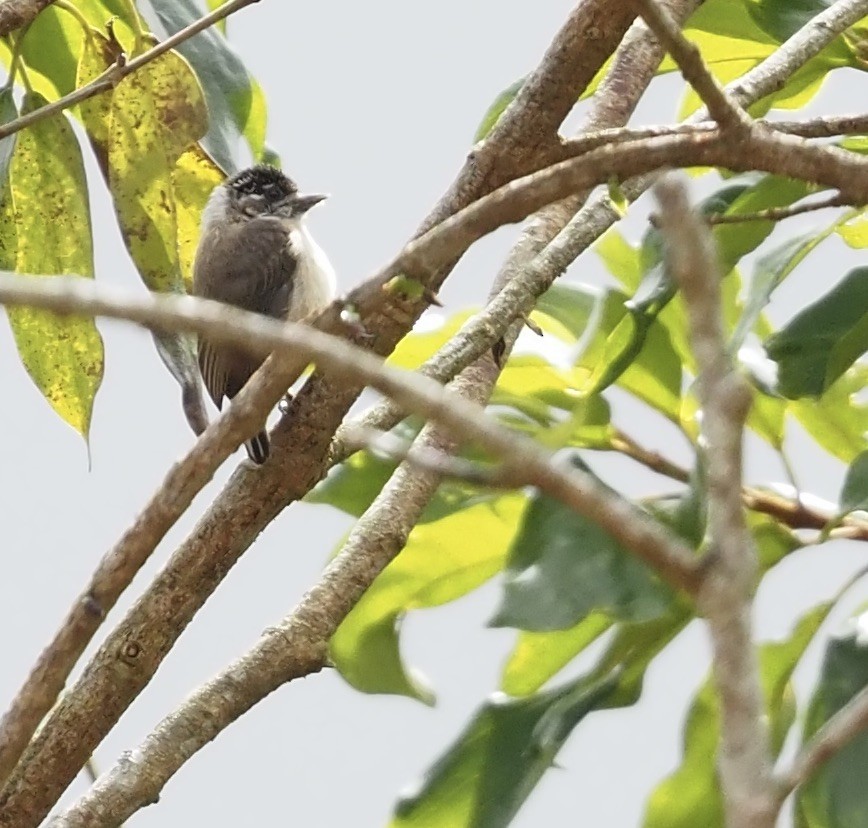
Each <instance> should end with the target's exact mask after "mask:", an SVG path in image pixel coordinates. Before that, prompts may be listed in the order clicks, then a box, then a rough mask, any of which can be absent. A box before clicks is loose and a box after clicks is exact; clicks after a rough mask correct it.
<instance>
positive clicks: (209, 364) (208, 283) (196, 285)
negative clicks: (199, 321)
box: [193, 217, 297, 408]
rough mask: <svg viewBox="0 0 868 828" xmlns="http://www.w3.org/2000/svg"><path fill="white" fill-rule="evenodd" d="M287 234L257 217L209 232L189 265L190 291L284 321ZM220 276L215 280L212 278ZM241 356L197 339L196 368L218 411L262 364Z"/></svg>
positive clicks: (288, 281) (291, 264)
mask: <svg viewBox="0 0 868 828" xmlns="http://www.w3.org/2000/svg"><path fill="white" fill-rule="evenodd" d="M288 240H289V237H288V233H287V231H286V229H285V228H284V227H283V226H282V225H281V224H280V222H278V221H277V220H274V219H270V218H265V217H263V218H258V219H252V220H251V221H248V222H245V223H243V224H235V225H230V226H229V227H223V228H220V229H219V230H211V231H209V232H208V234H207V235H206V237H205V238H203V239H202V243H201V245H200V249H199V251H198V252H197V255H196V263H195V266H194V279H193V292H194V294H195V295H197V296H204V297H206V298H208V299H216V300H217V301H219V302H226V303H227V304H230V305H235V306H236V307H239V308H243V309H244V310H249V311H254V312H256V313H262V314H265V315H267V316H272V317H275V318H283V317H285V316H286V314H287V311H288V308H289V301H290V298H291V296H292V277H293V274H294V273H295V270H296V265H297V262H296V258H295V256H294V254H293V252H292V250H291V248H290V246H289V244H288ZM215 273H219V274H220V278H219V279H217V280H215V279H214V278H213V275H214V274H215ZM262 361H263V360H262V359H259V358H256V357H252V356H250V355H248V354H246V353H244V352H243V351H234V350H232V349H228V348H225V347H220V346H214V345H212V344H211V343H209V342H208V341H207V339H204V338H200V340H199V368H200V370H201V372H202V378H203V380H204V382H205V387H206V388H207V389H208V393H209V394H210V395H211V399H213V400H214V403H215V404H216V405H217V407H218V408H219V407H220V405H221V402H222V400H223V397H224V396H225V397H229V398H232V397H234V396H235V395H236V394H237V393H238V392H239V391H240V390H241V389H242V388H243V387H244V384H245V383H246V382H247V380H248V379H250V377H251V375H252V374H253V373H254V372H255V371H256V369H257V368H258V367H259V366H260V365H261V364H262Z"/></svg>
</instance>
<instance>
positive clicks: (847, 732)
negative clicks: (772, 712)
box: [777, 687, 868, 805]
mask: <svg viewBox="0 0 868 828" xmlns="http://www.w3.org/2000/svg"><path fill="white" fill-rule="evenodd" d="M866 729H868V687H865V688H863V689H862V690H860V691H859V692H858V693H857V694H856V695H855V696H853V698H852V699H850V701H848V702H847V704H845V705H844V706H843V707H842V708H841V709H840V710H838V711H837V712H836V713H835V714H834V715H833V716H832V717H831V718H830V719H829V720H828V721H827V722H826V723H825V724H824V725H823V726H822V727H821V728H820V729H819V730H818V731H817V732H816V733H815V734H814V736H813V737H812V738H811V740H810V741H809V742H808V743H807V744H806V745H804V746H803V747H802V749H801V751H800V752H799V754H798V755H797V756H796V758H795V760H794V761H793V765H792V768H791V769H790V770H789V771H787V772H786V773H784V774H783V775H782V776H780V777H779V779H778V785H777V796H778V800H779V803H780V805H783V802H784V800H785V799H786V798H787V797H788V796H789V795H790V794H791V793H792V792H793V791H794V790H795V789H796V788H798V787H799V786H800V785H804V784H805V783H806V782H808V781H809V780H810V779H811V778H812V777H813V776H814V774H816V773H817V771H818V770H819V769H820V768H821V767H822V766H823V765H824V764H826V762H828V761H829V760H830V759H831V758H832V757H833V756H834V755H835V754H836V753H838V752H839V751H840V750H841V748H843V747H845V746H846V745H848V744H849V743H850V742H852V741H853V739H855V738H856V737H857V736H859V735H861V734H862V733H864V732H865V730H866Z"/></svg>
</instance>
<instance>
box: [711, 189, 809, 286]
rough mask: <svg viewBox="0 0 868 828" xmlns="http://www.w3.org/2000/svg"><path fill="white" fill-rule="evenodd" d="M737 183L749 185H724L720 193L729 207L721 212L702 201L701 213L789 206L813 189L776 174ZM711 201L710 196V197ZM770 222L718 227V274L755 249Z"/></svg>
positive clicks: (735, 213)
mask: <svg viewBox="0 0 868 828" xmlns="http://www.w3.org/2000/svg"><path fill="white" fill-rule="evenodd" d="M739 180H743V181H746V182H749V186H746V187H744V188H739V189H740V192H739V191H738V190H734V189H732V187H733V185H732V182H728V185H727V187H726V188H724V191H723V192H724V193H727V194H731V195H732V198H731V200H730V201H729V204H728V205H727V206H725V207H724V209H723V210H720V209H719V208H717V206H716V204H715V202H714V201H713V200H709V199H706V200H705V201H704V202H703V212H706V213H709V212H721V213H722V214H723V215H725V216H745V215H751V214H753V213H758V212H761V211H762V210H769V209H772V208H776V207H789V206H790V205H791V204H795V202H797V201H800V200H801V199H803V198H804V197H805V196H807V195H809V194H810V193H811V192H812V191H813V190H814V189H815V188H814V187H812V186H811V185H810V184H807V183H805V182H804V181H796V180H794V179H790V178H780V177H779V176H776V175H755V174H754V175H748V176H744V177H743V178H742V177H740V179H739ZM712 198H714V197H712ZM775 227H776V222H774V221H765V220H759V221H745V222H738V223H735V224H718V225H716V226H715V227H714V228H713V230H712V235H713V236H714V240H715V242H716V244H717V249H718V255H719V257H720V263H721V271H722V272H723V273H724V274H726V273H729V271H731V270H732V269H733V268H734V267H735V266H736V265H737V264H738V263H739V262H740V261H741V259H742V258H744V257H745V256H746V255H748V253H752V252H753V251H754V250H756V249H757V248H758V247H759V246H760V244H762V242H764V241H765V240H766V239H767V238H768V237H769V235H770V234H771V232H772V231H773V230H774V229H775Z"/></svg>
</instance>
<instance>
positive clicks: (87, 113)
mask: <svg viewBox="0 0 868 828" xmlns="http://www.w3.org/2000/svg"><path fill="white" fill-rule="evenodd" d="M117 56H118V44H116V43H114V42H112V41H111V40H109V38H107V37H105V35H103V34H101V33H100V32H97V31H94V32H92V33H91V35H90V37H86V38H85V39H84V43H83V44H82V49H81V54H80V55H79V59H78V66H77V67H76V85H77V86H79V87H82V86H87V84H88V83H90V82H91V81H93V80H95V79H96V78H98V77H99V76H100V75H101V74H102V73H103V72H104V71H105V70H106V69H108V67H109V66H111V65H112V64H113V63H114V62H115V60H116V59H117ZM111 109H112V96H111V94H109V93H103V94H102V95H94V96H93V97H92V98H88V99H87V100H85V101H82V102H81V103H80V104H79V105H78V116H79V118H80V119H81V122H82V124H84V128H85V129H86V130H87V136H88V138H89V140H90V144H91V147H92V148H93V151H94V155H96V159H97V161H98V162H99V165H100V169H101V170H102V173H103V176H104V177H105V178H106V179H108V168H109V167H108V146H109V126H110V123H111Z"/></svg>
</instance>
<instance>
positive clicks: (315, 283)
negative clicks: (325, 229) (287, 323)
mask: <svg viewBox="0 0 868 828" xmlns="http://www.w3.org/2000/svg"><path fill="white" fill-rule="evenodd" d="M287 224H289V242H288V243H289V246H290V247H291V249H292V252H293V254H294V255H295V256H296V258H297V261H298V264H297V265H296V270H295V274H294V275H293V289H292V299H291V300H290V307H289V319H292V320H295V319H301V318H302V317H304V316H307V314H309V313H312V312H313V311H317V310H320V309H322V308H324V307H325V306H326V305H328V303H329V302H331V301H332V299H334V297H335V293H336V290H337V280H336V278H335V271H334V268H333V267H332V265H331V262H330V261H329V260H328V256H326V254H325V252H324V251H323V249H322V248H321V247H320V246H319V245H318V244H317V243H316V242H315V241H314V239H313V236H311V234H310V230H308V229H307V227H306V226H305V225H304V222H303V221H298V220H291V221H290V222H287Z"/></svg>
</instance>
